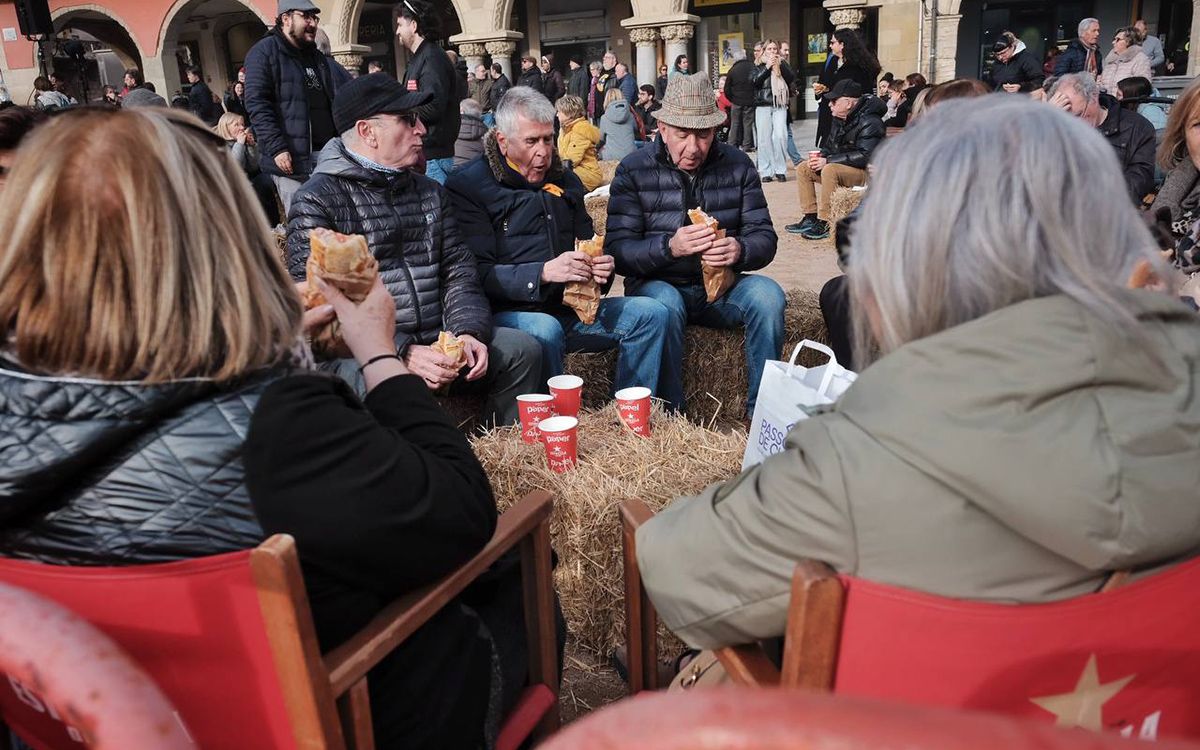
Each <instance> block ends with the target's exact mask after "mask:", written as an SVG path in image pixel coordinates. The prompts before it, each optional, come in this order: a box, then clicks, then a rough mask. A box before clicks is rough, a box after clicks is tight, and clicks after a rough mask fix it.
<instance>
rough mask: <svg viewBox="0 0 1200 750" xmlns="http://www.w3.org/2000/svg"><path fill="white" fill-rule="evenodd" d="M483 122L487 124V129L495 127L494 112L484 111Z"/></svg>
mask: <svg viewBox="0 0 1200 750" xmlns="http://www.w3.org/2000/svg"><path fill="white" fill-rule="evenodd" d="M483 124H484V125H487V126H488V128H489V129H491V128H494V127H496V114H495V113H494V112H484V113H483Z"/></svg>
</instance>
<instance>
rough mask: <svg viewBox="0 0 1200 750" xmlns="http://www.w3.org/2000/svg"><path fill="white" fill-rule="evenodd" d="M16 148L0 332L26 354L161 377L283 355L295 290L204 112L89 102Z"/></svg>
mask: <svg viewBox="0 0 1200 750" xmlns="http://www.w3.org/2000/svg"><path fill="white" fill-rule="evenodd" d="M18 153H19V155H18V157H17V160H16V162H15V163H14V165H13V168H12V171H11V173H10V174H9V178H8V181H7V183H6V184H5V186H4V189H3V191H0V226H4V227H6V228H7V230H8V231H7V232H6V234H5V236H4V237H3V238H0V331H3V332H4V334H5V335H6V336H7V337H8V338H9V341H10V344H9V345H8V346H9V353H10V354H12V355H15V356H16V358H17V359H18V360H19V361H20V363H21V364H22V365H24V366H26V367H29V368H31V369H33V370H35V371H37V372H42V373H47V374H56V375H57V374H68V373H69V374H76V375H82V376H86V377H95V378H101V379H104V380H138V381H143V382H147V383H161V382H166V381H170V380H176V379H180V378H197V377H198V378H212V379H214V380H217V381H226V380H230V379H233V378H236V377H238V376H240V375H243V374H245V373H247V372H250V371H252V370H255V369H258V368H262V367H266V366H270V365H273V364H277V363H280V362H282V361H284V360H285V359H286V358H287V357H288V354H289V351H290V349H291V347H292V346H293V344H294V343H295V341H296V337H297V335H298V333H299V329H300V317H301V307H300V299H299V296H298V295H297V294H296V291H295V288H294V287H293V286H292V284H291V280H290V279H289V278H288V276H287V274H286V272H285V271H284V270H283V266H282V264H281V263H280V261H279V258H278V256H277V251H276V249H275V243H274V241H273V240H272V238H271V235H270V232H269V230H268V228H267V224H266V218H265V216H264V215H263V213H262V209H261V208H260V207H259V203H258V201H257V200H256V199H255V198H254V194H253V193H252V192H251V190H250V186H249V183H248V182H247V181H246V179H245V177H244V175H243V174H242V172H241V170H240V169H239V168H238V166H237V165H236V164H235V163H234V162H233V160H232V159H231V158H230V157H229V154H228V150H227V149H226V148H225V146H224V144H223V142H222V141H221V140H220V139H219V138H217V136H215V135H214V134H213V133H212V132H211V131H209V130H208V129H207V128H206V127H205V126H204V125H203V124H202V123H201V122H200V121H199V120H197V119H196V118H194V117H193V116H192V115H190V114H187V113H182V112H176V111H171V110H167V109H134V110H121V111H117V110H98V109H78V110H73V111H71V112H68V113H65V114H63V115H60V116H58V117H55V118H52V119H51V120H50V121H49V122H47V123H46V124H45V125H43V126H42V127H40V128H38V129H37V130H36V131H35V132H34V133H33V134H32V135H31V136H30V137H29V139H28V141H27V142H26V143H25V144H23V148H22V149H21V150H20V152H18ZM97 164H103V165H104V168H103V169H96V168H95V165H97ZM10 196H21V200H11V199H8V198H9V197H10Z"/></svg>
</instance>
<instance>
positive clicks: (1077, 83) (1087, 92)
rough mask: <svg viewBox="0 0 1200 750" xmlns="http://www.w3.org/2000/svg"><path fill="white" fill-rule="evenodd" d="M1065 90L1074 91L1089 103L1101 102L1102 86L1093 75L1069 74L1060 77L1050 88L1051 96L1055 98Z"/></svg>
mask: <svg viewBox="0 0 1200 750" xmlns="http://www.w3.org/2000/svg"><path fill="white" fill-rule="evenodd" d="M1064 88H1071V89H1074V90H1075V92H1076V93H1078V94H1079V95H1080V96H1081V97H1083V98H1084V99H1085V100H1087V101H1089V102H1095V101H1099V100H1100V84H1099V83H1097V82H1096V76H1094V75H1092V74H1091V73H1067V74H1065V75H1062V76H1059V77H1058V79H1057V80H1055V81H1054V85H1053V86H1051V87H1050V96H1054V95H1055V94H1057V93H1058V92H1059V91H1061V90H1062V89H1064Z"/></svg>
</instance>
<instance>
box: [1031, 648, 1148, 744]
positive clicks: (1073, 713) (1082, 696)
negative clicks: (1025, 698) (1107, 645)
mask: <svg viewBox="0 0 1200 750" xmlns="http://www.w3.org/2000/svg"><path fill="white" fill-rule="evenodd" d="M1134 677H1137V675H1136V674H1131V675H1129V676H1128V677H1122V678H1121V679H1119V680H1116V681H1114V682H1106V683H1104V684H1103V685H1102V684H1100V671H1099V669H1097V667H1096V655H1095V654H1092V655H1091V656H1089V657H1088V661H1087V665H1086V666H1084V668H1083V674H1082V675H1080V676H1079V682H1077V683H1075V690H1074V691H1072V692H1070V693H1063V694H1062V695H1047V696H1043V697H1041V698H1030V699H1029V700H1031V701H1033V703H1035V704H1037V705H1038V706H1040V707H1041V708H1044V709H1046V710H1047V711H1049V712H1050V713H1052V714H1054V716H1055V717H1056V720H1055V722H1054V724H1055V726H1059V727H1082V728H1083V729H1089V730H1091V731H1093V732H1099V731H1101V730H1102V729H1103V728H1104V721H1103V715H1102V712H1101V707H1102V706H1103V705H1104V704H1105V703H1107V702H1108V701H1109V700H1111V699H1112V697H1113V696H1115V695H1116V694H1117V693H1119V692H1121V690H1122V689H1123V688H1124V687H1125V686H1126V685H1128V684H1129V681H1130V680H1132V679H1133V678H1134Z"/></svg>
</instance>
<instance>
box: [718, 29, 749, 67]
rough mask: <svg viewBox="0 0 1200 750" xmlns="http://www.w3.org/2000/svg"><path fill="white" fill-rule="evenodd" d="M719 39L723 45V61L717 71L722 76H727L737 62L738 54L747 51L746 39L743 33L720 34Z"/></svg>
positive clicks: (719, 63)
mask: <svg viewBox="0 0 1200 750" xmlns="http://www.w3.org/2000/svg"><path fill="white" fill-rule="evenodd" d="M717 39H718V40H719V41H720V44H721V59H720V61H719V62H718V66H717V70H718V71H719V72H720V73H721V75H725V74H726V73H728V72H729V69H730V68H732V67H733V64H734V63H735V62H736V61H737V58H738V54H737V53H738V52H739V51H744V50H745V49H746V38H745V36H743V35H742V32H740V31H736V32H733V33H731V34H718V35H717Z"/></svg>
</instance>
